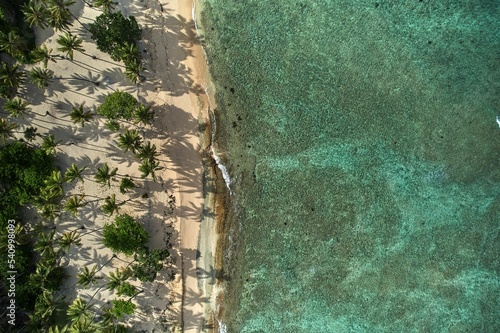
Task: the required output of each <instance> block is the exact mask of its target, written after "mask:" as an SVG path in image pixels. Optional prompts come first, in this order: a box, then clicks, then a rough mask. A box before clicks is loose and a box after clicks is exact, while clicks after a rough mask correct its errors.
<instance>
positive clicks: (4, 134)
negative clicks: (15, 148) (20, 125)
mask: <svg viewBox="0 0 500 333" xmlns="http://www.w3.org/2000/svg"><path fill="white" fill-rule="evenodd" d="M16 128H17V124H16V123H8V122H7V120H5V119H3V118H0V138H1V139H2V142H3V144H6V143H7V139H8V138H14V139H15V136H14V130H15V129H16Z"/></svg>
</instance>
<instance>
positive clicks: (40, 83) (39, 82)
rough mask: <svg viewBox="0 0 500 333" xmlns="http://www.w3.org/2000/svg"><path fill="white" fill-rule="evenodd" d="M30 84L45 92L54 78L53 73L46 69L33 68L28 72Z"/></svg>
mask: <svg viewBox="0 0 500 333" xmlns="http://www.w3.org/2000/svg"><path fill="white" fill-rule="evenodd" d="M28 75H29V77H30V80H31V83H33V84H34V85H36V86H37V87H38V88H40V89H42V90H45V87H47V86H48V85H49V84H50V82H52V80H53V78H54V72H53V71H51V70H50V69H47V68H40V67H34V68H32V69H31V70H30V71H29V74H28Z"/></svg>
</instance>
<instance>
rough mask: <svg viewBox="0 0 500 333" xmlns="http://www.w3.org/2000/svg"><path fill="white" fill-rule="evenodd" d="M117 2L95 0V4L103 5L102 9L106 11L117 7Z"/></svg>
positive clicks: (97, 5)
mask: <svg viewBox="0 0 500 333" xmlns="http://www.w3.org/2000/svg"><path fill="white" fill-rule="evenodd" d="M116 4H117V3H116V2H114V1H113V0H94V6H95V7H102V10H103V11H104V13H109V12H111V11H112V10H113V9H115V6H116Z"/></svg>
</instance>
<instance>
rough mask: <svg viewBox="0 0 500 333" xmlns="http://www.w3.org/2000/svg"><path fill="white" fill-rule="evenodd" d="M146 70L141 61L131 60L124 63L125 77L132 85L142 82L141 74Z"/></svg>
mask: <svg viewBox="0 0 500 333" xmlns="http://www.w3.org/2000/svg"><path fill="white" fill-rule="evenodd" d="M145 69H146V68H145V67H144V66H143V65H142V61H141V60H139V59H131V60H127V61H125V77H126V78H127V79H129V80H130V82H132V83H133V84H137V83H139V82H142V81H143V77H142V75H141V72H142V71H144V70H145Z"/></svg>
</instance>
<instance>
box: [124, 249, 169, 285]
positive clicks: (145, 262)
mask: <svg viewBox="0 0 500 333" xmlns="http://www.w3.org/2000/svg"><path fill="white" fill-rule="evenodd" d="M169 255H170V253H169V252H168V250H167V249H154V250H149V249H147V250H145V251H142V252H140V253H137V254H136V255H135V259H136V260H137V264H135V265H133V266H132V270H133V272H134V276H135V277H136V278H137V279H139V280H141V281H144V282H153V281H154V279H155V278H156V274H157V273H158V272H159V271H160V270H161V269H162V268H163V266H164V264H165V260H166V259H167V258H168V256H169Z"/></svg>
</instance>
